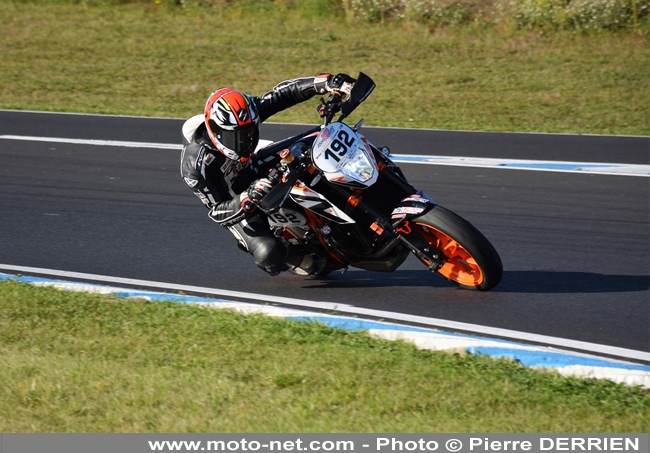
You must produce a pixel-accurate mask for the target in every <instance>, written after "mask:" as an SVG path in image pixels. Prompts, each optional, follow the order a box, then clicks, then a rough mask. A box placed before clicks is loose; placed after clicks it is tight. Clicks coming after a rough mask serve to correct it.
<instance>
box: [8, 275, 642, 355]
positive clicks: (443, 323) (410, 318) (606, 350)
mask: <svg viewBox="0 0 650 453" xmlns="http://www.w3.org/2000/svg"><path fill="white" fill-rule="evenodd" d="M0 269H4V270H10V271H14V272H26V273H33V274H40V275H50V276H57V277H65V278H72V279H82V280H90V281H100V282H110V283H118V284H124V285H133V286H139V287H147V288H156V289H159V290H171V291H183V292H193V293H199V294H210V295H214V296H222V297H235V298H239V299H247V300H251V301H257V302H261V303H267V302H275V303H279V304H284V305H292V306H299V307H306V308H312V309H318V310H328V311H336V312H340V313H348V314H355V315H364V316H371V317H374V318H379V319H385V320H391V321H402V322H408V323H415V324H420V325H426V326H433V327H441V328H444V329H450V330H454V331H464V332H472V333H476V334H482V335H490V336H495V337H499V338H507V339H514V340H520V341H527V342H533V343H541V344H545V345H549V346H558V347H563V348H569V349H577V350H581V351H589V352H594V353H599V354H607V355H611V356H615V357H620V358H626V359H635V360H643V361H648V362H650V353H648V352H643V351H636V350H633V349H625V348H619V347H615V346H607V345H602V344H596V343H588V342H584V341H577V340H569V339H565V338H557V337H550V336H546V335H538V334H534V333H527V332H519V331H516V330H508V329H500V328H496V327H488V326H481V325H478V324H468V323H464V322H457V321H449V320H446V319H438V318H427V317H424V316H415V315H409V314H405V313H394V312H389V311H382V310H372V309H369V308H362V307H355V306H354V305H347V304H339V303H335V302H319V301H311V300H303V299H293V298H289V297H280V296H270V295H266V294H255V293H247V292H241V291H230V290H226V289H218V288H206V287H201V286H189V285H179V284H174V283H164V282H154V281H149V280H136V279H131V278H122V277H111V276H107V275H96V274H85V273H81V272H69V271H61V270H54V269H43V268H38V267H26V266H14V265H9V264H0Z"/></svg>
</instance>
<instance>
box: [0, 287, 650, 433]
mask: <svg viewBox="0 0 650 453" xmlns="http://www.w3.org/2000/svg"><path fill="white" fill-rule="evenodd" d="M0 361H1V362H2V366H0V432H450V431H456V432H468V431H473V432H648V430H649V429H650V392H649V391H648V390H643V389H641V388H638V387H637V388H633V387H627V386H624V385H619V384H614V383H611V382H609V381H604V380H584V379H577V378H567V377H562V376H560V375H558V374H556V373H544V372H541V371H535V370H532V369H528V368H524V367H522V366H520V365H518V364H517V363H515V362H512V361H506V360H494V359H490V358H488V357H484V356H479V357H475V356H469V355H458V354H448V353H441V352H431V351H423V350H418V349H416V348H415V347H414V346H412V345H409V344H407V343H404V342H388V341H382V340H377V339H372V338H371V337H369V336H368V335H367V334H365V333H359V332H347V331H342V330H334V329H330V328H327V327H325V326H323V325H320V324H316V323H302V322H288V321H281V320H276V319H272V318H269V317H265V316H261V315H241V314H237V313H233V312H229V311H220V310H209V309H202V308H198V307H194V306H188V305H180V304H174V303H146V302H142V301H140V302H138V301H124V300H118V299H114V298H110V297H106V296H97V295H87V294H80V293H70V292H63V291H58V290H55V289H52V288H43V287H35V286H30V285H27V284H23V283H18V282H15V281H5V282H0Z"/></svg>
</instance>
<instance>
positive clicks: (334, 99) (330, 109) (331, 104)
mask: <svg viewBox="0 0 650 453" xmlns="http://www.w3.org/2000/svg"><path fill="white" fill-rule="evenodd" d="M321 102H322V104H321V105H320V106H319V107H318V111H319V113H320V116H321V118H323V119H324V122H325V125H328V124H329V123H331V122H332V120H333V119H334V115H336V114H337V113H338V112H340V111H341V105H342V104H343V96H341V94H340V93H337V92H332V93H331V94H330V95H329V97H328V98H327V101H324V100H323V98H321Z"/></svg>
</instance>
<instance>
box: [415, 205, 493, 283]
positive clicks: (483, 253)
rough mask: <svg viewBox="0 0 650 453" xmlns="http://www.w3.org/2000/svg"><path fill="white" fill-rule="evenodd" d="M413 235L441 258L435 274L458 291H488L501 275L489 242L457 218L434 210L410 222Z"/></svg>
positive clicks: (438, 208) (440, 207) (443, 210)
mask: <svg viewBox="0 0 650 453" xmlns="http://www.w3.org/2000/svg"><path fill="white" fill-rule="evenodd" d="M411 224H412V225H413V226H414V229H415V232H417V233H418V234H419V235H420V236H422V237H423V238H424V239H425V240H426V241H427V242H428V243H429V245H431V246H433V247H435V248H436V249H437V250H438V251H439V252H440V253H442V254H443V255H444V257H443V260H444V264H443V265H442V266H441V267H440V268H438V269H437V270H436V272H437V273H438V274H440V275H442V276H443V277H445V278H446V279H447V280H449V281H451V282H453V283H456V284H457V285H459V286H461V287H462V288H466V289H475V290H478V291H488V290H490V289H492V288H494V287H495V286H497V285H498V284H499V282H500V281H501V277H502V275H503V265H502V264H501V258H500V257H499V254H498V253H497V251H496V250H495V249H494V247H493V246H492V244H490V241H488V240H487V238H486V237H485V236H483V234H482V233H481V232H480V231H479V230H477V229H476V228H475V227H474V226H473V225H472V224H471V223H469V222H468V221H467V220H465V219H463V218H462V217H460V216H459V215H457V214H454V213H453V212H451V211H449V210H448V209H445V208H443V207H442V206H437V205H436V206H435V207H434V208H433V209H432V210H430V211H429V212H427V213H426V214H424V215H422V216H420V217H417V218H415V219H413V220H411Z"/></svg>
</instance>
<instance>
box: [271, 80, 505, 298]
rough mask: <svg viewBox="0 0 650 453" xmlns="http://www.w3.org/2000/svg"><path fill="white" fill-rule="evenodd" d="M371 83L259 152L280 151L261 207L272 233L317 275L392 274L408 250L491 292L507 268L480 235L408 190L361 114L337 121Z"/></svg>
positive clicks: (327, 104)
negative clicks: (367, 132)
mask: <svg viewBox="0 0 650 453" xmlns="http://www.w3.org/2000/svg"><path fill="white" fill-rule="evenodd" d="M374 88H375V83H374V82H373V81H372V79H371V78H370V77H368V76H367V75H365V74H363V73H360V74H359V77H358V78H357V81H356V83H355V84H354V87H353V88H352V92H351V93H350V95H349V97H348V99H347V100H346V101H343V98H342V97H341V96H340V95H338V94H336V93H334V94H331V95H330V96H329V98H328V99H327V101H324V100H323V101H322V102H323V104H322V105H321V106H320V108H319V110H320V112H321V116H322V117H323V118H324V120H325V121H324V124H323V125H322V126H317V127H315V128H313V129H311V130H308V131H305V132H304V133H302V134H299V135H297V136H294V137H290V138H287V139H284V140H282V141H279V142H276V143H272V144H271V145H269V146H267V147H266V148H263V149H261V150H260V151H259V152H260V153H262V154H267V153H268V154H277V153H280V157H281V161H280V163H279V164H278V165H277V166H276V168H274V169H273V170H272V171H271V173H270V174H269V179H270V180H271V181H272V182H273V184H274V188H273V189H272V190H271V192H270V193H269V194H268V195H266V196H265V197H264V198H263V199H262V200H261V201H260V203H259V207H260V209H262V211H264V212H265V213H266V214H267V215H268V218H269V223H270V226H271V230H272V231H273V232H274V234H275V235H276V236H277V237H279V238H281V239H282V240H284V241H287V242H289V243H292V244H294V245H296V246H298V247H301V248H302V249H303V250H304V251H305V252H306V253H309V254H311V255H312V257H313V258H314V260H315V261H316V262H317V263H318V264H319V271H318V273H317V275H320V276H324V275H327V274H328V273H330V272H332V271H334V270H337V269H346V268H348V267H349V266H352V267H357V268H360V269H366V270H371V271H378V272H392V271H394V270H395V269H397V268H398V267H399V266H400V265H401V264H402V263H403V262H404V260H405V259H406V258H407V256H408V255H409V254H410V253H413V254H414V255H415V256H416V257H417V258H418V259H419V260H420V261H421V262H422V263H424V265H425V266H427V267H428V268H429V269H430V270H431V271H432V272H434V273H437V274H440V275H442V276H443V277H445V278H446V279H448V280H450V281H452V282H454V283H456V284H458V285H459V286H461V287H463V288H467V289H476V290H480V291H487V290H490V289H492V288H494V287H495V286H496V285H497V284H498V283H499V281H500V280H501V276H502V274H503V266H502V264H501V259H500V258H499V254H498V253H497V251H496V250H495V249H494V247H493V246H492V244H490V242H489V241H488V240H487V239H486V238H485V236H483V234H481V232H480V231H478V230H477V229H476V228H475V227H474V226H472V225H471V224H470V223H469V222H468V221H467V220H465V219H463V218H462V217H460V216H458V215H457V214H455V213H453V212H451V211H449V210H448V209H445V208H443V207H442V206H440V205H437V204H436V203H434V202H433V200H431V199H430V198H429V197H428V196H427V195H425V194H424V193H423V192H421V191H419V190H417V189H415V188H414V187H413V186H411V184H409V183H408V181H407V179H406V177H405V176H404V174H403V173H402V170H401V169H400V168H399V166H398V165H396V164H395V163H394V162H393V161H392V160H391V159H390V157H389V156H390V153H389V151H388V149H387V148H378V147H376V146H374V145H373V144H372V143H370V142H369V141H368V140H367V139H366V138H365V137H364V136H363V135H361V134H360V133H359V129H360V127H361V123H362V122H363V120H361V121H359V123H357V124H356V125H355V126H354V127H350V126H348V125H347V124H345V123H343V122H342V121H343V119H344V118H346V117H347V116H348V115H349V114H350V113H351V112H352V111H353V110H354V109H355V108H356V107H358V106H359V105H360V104H361V103H362V102H363V101H364V100H365V99H366V98H367V97H368V96H369V95H370V93H371V92H372V90H373V89H374ZM339 113H340V117H339V118H338V120H336V121H333V118H334V116H335V115H337V114H339Z"/></svg>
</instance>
